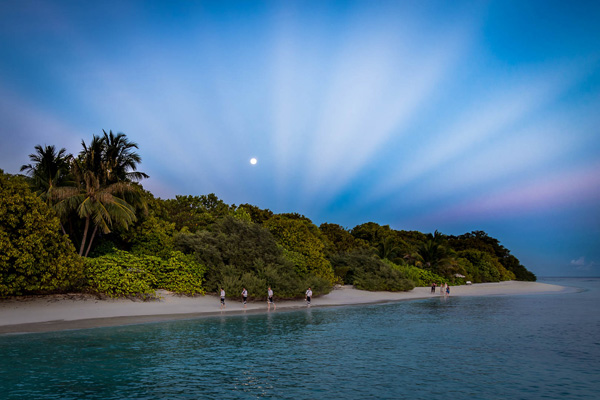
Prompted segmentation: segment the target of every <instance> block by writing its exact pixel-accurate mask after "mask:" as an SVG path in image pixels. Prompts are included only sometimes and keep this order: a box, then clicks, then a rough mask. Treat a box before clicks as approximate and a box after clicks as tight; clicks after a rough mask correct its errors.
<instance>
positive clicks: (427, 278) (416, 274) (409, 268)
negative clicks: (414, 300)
mask: <svg viewBox="0 0 600 400" xmlns="http://www.w3.org/2000/svg"><path fill="white" fill-rule="evenodd" d="M386 263H388V264H389V265H390V266H391V267H392V268H394V269H397V270H399V271H401V272H402V273H403V275H404V276H405V277H406V279H408V280H410V281H412V282H413V283H414V284H415V286H429V285H431V284H432V283H433V282H435V283H438V284H439V283H448V279H446V278H443V277H441V276H439V275H437V274H435V273H433V272H431V271H428V270H425V269H422V268H418V267H415V266H413V265H407V264H406V265H396V264H393V263H391V262H386Z"/></svg>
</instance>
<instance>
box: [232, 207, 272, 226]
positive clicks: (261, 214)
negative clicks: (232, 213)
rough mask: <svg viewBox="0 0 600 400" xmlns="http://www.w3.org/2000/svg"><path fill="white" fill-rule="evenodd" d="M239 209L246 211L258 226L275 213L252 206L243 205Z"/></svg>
mask: <svg viewBox="0 0 600 400" xmlns="http://www.w3.org/2000/svg"><path fill="white" fill-rule="evenodd" d="M238 209H242V210H245V211H246V212H247V213H248V214H249V215H250V220H251V221H252V222H254V223H256V224H262V223H264V222H265V221H267V220H269V219H270V218H271V217H272V216H273V211H271V210H269V209H266V210H262V209H260V208H258V207H256V206H253V205H251V204H241V205H240V206H239V207H238Z"/></svg>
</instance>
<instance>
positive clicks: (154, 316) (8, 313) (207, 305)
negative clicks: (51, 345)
mask: <svg viewBox="0 0 600 400" xmlns="http://www.w3.org/2000/svg"><path fill="white" fill-rule="evenodd" d="M574 290H576V289H574V288H568V287H563V286H557V285H549V284H545V283H537V282H516V281H510V282H499V283H480V284H474V285H469V286H452V287H451V288H450V297H457V296H499V295H527V294H542V293H543V294H552V293H554V294H556V293H565V292H572V291H574ZM158 294H159V296H160V299H158V300H150V301H141V300H129V299H98V298H97V297H94V296H91V295H81V294H71V295H54V296H39V297H26V298H13V299H6V300H0V334H8V333H32V332H48V331H59V330H67V329H86V328H96V327H105V326H118V325H129V324H140V323H148V322H160V321H170V320H179V319H192V318H201V317H206V316H212V315H223V314H227V315H229V314H231V315H234V314H241V313H264V312H267V304H266V302H264V301H254V302H249V303H248V305H247V308H245V309H244V308H243V306H242V304H241V302H240V301H238V300H234V299H228V300H227V301H226V304H227V307H226V308H225V309H223V310H221V309H220V308H219V306H220V302H219V298H218V297H217V296H214V295H206V296H197V297H186V296H177V295H173V294H171V293H169V292H167V291H159V292H158ZM434 296H437V297H441V296H440V293H439V289H438V290H436V293H435V294H432V293H431V288H429V287H418V288H415V289H413V290H411V291H409V292H399V293H392V292H367V291H364V290H357V289H354V288H353V287H352V286H342V287H339V288H336V289H334V290H333V291H332V292H331V293H329V294H327V295H324V296H320V297H317V298H313V301H312V305H311V307H313V308H314V307H331V306H343V305H358V304H372V303H384V302H394V301H402V300H411V299H425V298H430V297H434ZM276 305H277V310H276V311H273V309H271V312H281V311H286V310H294V309H299V308H305V307H306V303H305V302H304V301H303V300H286V301H276Z"/></svg>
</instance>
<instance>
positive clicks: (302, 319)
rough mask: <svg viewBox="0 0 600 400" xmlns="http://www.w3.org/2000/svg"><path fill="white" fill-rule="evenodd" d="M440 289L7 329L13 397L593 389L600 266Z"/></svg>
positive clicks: (558, 393) (550, 393) (0, 353)
mask: <svg viewBox="0 0 600 400" xmlns="http://www.w3.org/2000/svg"><path fill="white" fill-rule="evenodd" d="M545 282H548V283H556V284H563V285H569V286H576V287H578V288H581V290H580V291H578V292H576V293H569V294H558V295H528V296H501V297H473V298H458V297H456V298H452V297H451V298H449V299H448V300H447V301H443V300H441V299H439V298H437V297H436V298H435V299H429V300H419V301H408V302H400V303H394V304H382V305H372V306H353V307H339V308H327V309H325V308H323V309H319V308H313V309H309V310H301V311H294V312H279V311H278V312H275V313H273V312H272V313H270V314H264V315H249V316H228V317H211V318H204V319H198V320H189V321H174V322H164V323H157V324H146V325H137V326H126V327H116V328H115V327H113V328H97V329H88V330H79V331H69V332H57V333H44V334H27V335H12V336H0V398H5V399H37V398H44V399H126V398H127V399H246V398H248V399H252V398H273V399H294V400H298V399H324V398H329V399H336V398H344V399H365V398H374V399H392V398H395V399H396V398H402V399H421V398H422V399H445V400H448V399H467V398H469V399H509V398H510V399H538V398H545V399H591V398H596V397H597V395H598V392H599V391H600V379H599V377H600V312H599V311H598V304H599V300H600V279H553V280H545Z"/></svg>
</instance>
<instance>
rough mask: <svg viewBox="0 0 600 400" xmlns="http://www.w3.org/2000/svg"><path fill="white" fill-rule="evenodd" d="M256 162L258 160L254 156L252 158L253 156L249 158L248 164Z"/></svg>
mask: <svg viewBox="0 0 600 400" xmlns="http://www.w3.org/2000/svg"><path fill="white" fill-rule="evenodd" d="M257 162H258V160H257V159H256V158H254V157H252V158H251V159H250V164H252V165H256V163H257Z"/></svg>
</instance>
